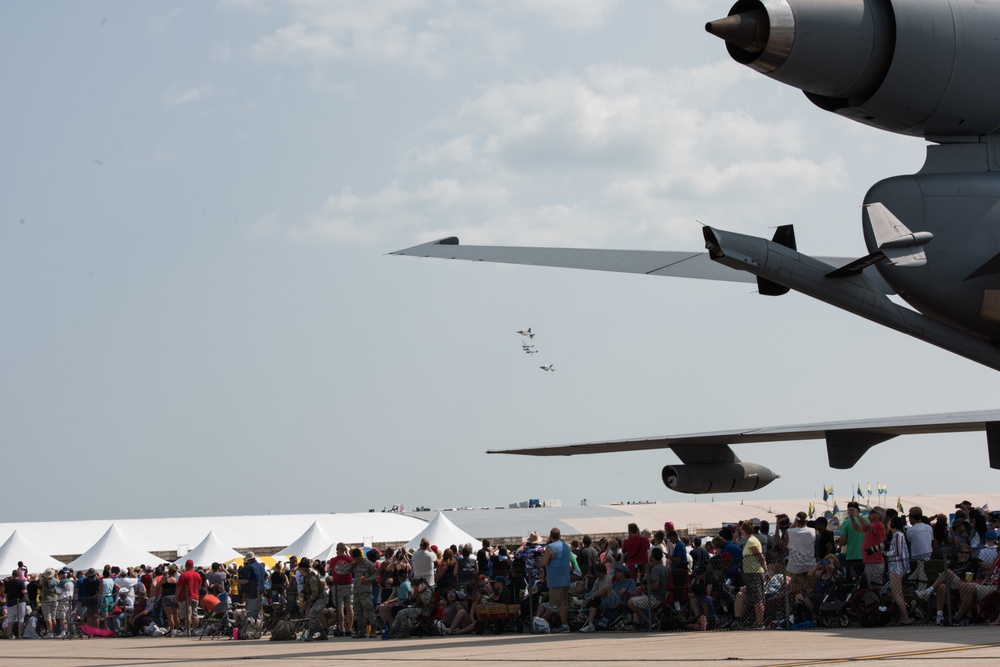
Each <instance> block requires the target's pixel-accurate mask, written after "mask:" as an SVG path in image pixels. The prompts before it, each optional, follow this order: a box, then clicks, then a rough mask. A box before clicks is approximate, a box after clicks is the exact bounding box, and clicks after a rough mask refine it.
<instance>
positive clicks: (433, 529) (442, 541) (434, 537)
mask: <svg viewBox="0 0 1000 667" xmlns="http://www.w3.org/2000/svg"><path fill="white" fill-rule="evenodd" d="M425 537H426V538H427V540H428V541H429V542H430V543H431V544H436V545H438V550H439V551H442V552H443V551H444V550H445V549H447V548H448V547H449V546H450V545H452V544H454V545H455V546H457V547H459V548H461V547H462V545H463V544H471V545H472V551H473V553H475V552H476V551H479V550H480V549H482V548H483V543H482V542H480V541H479V540H477V539H476V538H474V537H473V536H472V535H469V534H468V533H467V532H465V531H464V530H462V529H461V528H459V527H458V526H456V525H455V524H453V523H452V522H451V519H449V518H448V517H446V516H445V515H444V512H438V513H437V516H435V517H434V519H433V520H432V521H431V522H430V523H429V524H427V527H426V528H424V529H423V530H422V531H420V532H419V533H418V534H417V536H416V537H414V538H413V539H412V540H410V541H409V542H407V543H406V548H407V549H416V548H418V547H419V546H420V540H422V539H423V538H425Z"/></svg>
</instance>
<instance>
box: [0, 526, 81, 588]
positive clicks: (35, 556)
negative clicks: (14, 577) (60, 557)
mask: <svg viewBox="0 0 1000 667" xmlns="http://www.w3.org/2000/svg"><path fill="white" fill-rule="evenodd" d="M18 561H22V562H23V563H24V565H25V567H27V568H28V571H29V573H36V572H37V573H41V572H43V571H44V570H45V568H47V567H51V568H55V569H56V570H60V569H62V567H63V566H64V565H65V563H60V562H59V561H57V560H56V559H55V558H52V557H51V556H49V555H48V554H47V553H45V552H44V551H42V550H41V549H39V548H38V547H36V546H35V545H34V544H32V543H31V542H29V541H28V540H27V539H26V538H25V537H23V536H22V535H21V534H20V533H19V532H17V531H16V530H15V531H14V532H13V533H11V534H10V537H8V538H7V541H6V542H4V543H3V545H0V577H8V576H10V573H11V572H13V571H14V570H16V569H17V562H18Z"/></svg>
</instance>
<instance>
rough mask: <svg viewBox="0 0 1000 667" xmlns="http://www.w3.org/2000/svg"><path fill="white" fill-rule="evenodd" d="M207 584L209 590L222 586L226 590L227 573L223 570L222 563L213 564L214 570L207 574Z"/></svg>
mask: <svg viewBox="0 0 1000 667" xmlns="http://www.w3.org/2000/svg"><path fill="white" fill-rule="evenodd" d="M205 583H206V584H208V588H209V590H211V588H212V586H222V587H223V588H226V571H225V570H223V569H222V564H221V563H212V569H211V570H210V571H208V572H206V573H205Z"/></svg>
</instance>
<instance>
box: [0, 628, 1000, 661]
mask: <svg viewBox="0 0 1000 667" xmlns="http://www.w3.org/2000/svg"><path fill="white" fill-rule="evenodd" d="M998 658H1000V628H996V627H985V626H973V627H955V628H938V627H895V628H877V629H847V630H836V631H834V630H807V631H797V632H786V631H756V632H754V631H745V632H743V631H725V632H707V633H697V632H686V633H653V634H594V635H579V634H570V635H517V634H511V635H501V636H486V637H435V638H419V639H408V640H389V641H383V640H381V639H337V640H330V641H327V642H312V643H304V642H270V641H266V640H258V641H232V640H229V639H216V640H212V639H205V640H202V641H199V640H198V639H195V638H192V639H187V638H145V639H74V640H10V641H3V642H0V663H2V664H3V665H5V666H6V667H35V666H39V667H41V666H45V667H52V666H54V665H73V666H74V667H76V666H79V667H91V666H93V667H98V666H101V667H140V666H145V665H149V666H151V667H174V666H177V665H212V666H217V667H225V666H227V665H238V664H243V665H246V664H247V661H248V660H251V661H253V663H254V664H257V665H271V664H275V665H278V664H280V665H289V666H293V665H302V666H309V667H315V666H317V665H330V664H334V665H336V664H344V665H346V664H362V663H372V664H375V663H382V664H388V663H389V662H391V663H393V664H396V665H406V666H407V667H411V666H417V665H448V664H452V663H456V664H457V663H461V664H463V665H484V666H485V665H491V666H495V665H496V664H497V663H498V662H499V663H502V664H507V665H520V664H525V665H527V664H539V663H544V664H553V665H560V664H566V665H597V664H600V665H602V666H603V667H609V666H614V665H622V666H625V665H636V664H647V663H648V664H653V663H659V664H668V665H669V664H677V665H681V664H691V665H698V666H699V667H702V666H704V667H713V666H715V665H719V666H722V665H728V666H732V665H740V666H744V667H770V666H774V667H798V666H805V665H842V664H846V663H855V662H873V661H878V662H879V663H880V664H886V663H888V664H898V665H920V666H922V667H923V666H925V665H942V666H943V665H961V666H962V667H976V666H978V665H990V666H991V667H992V666H994V665H996V663H997V660H998Z"/></svg>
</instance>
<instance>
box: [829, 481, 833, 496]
mask: <svg viewBox="0 0 1000 667" xmlns="http://www.w3.org/2000/svg"><path fill="white" fill-rule="evenodd" d="M830 495H831V496H832V495H833V484H831V485H830Z"/></svg>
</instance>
